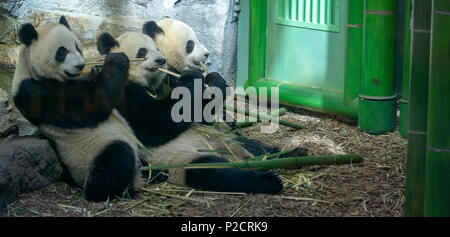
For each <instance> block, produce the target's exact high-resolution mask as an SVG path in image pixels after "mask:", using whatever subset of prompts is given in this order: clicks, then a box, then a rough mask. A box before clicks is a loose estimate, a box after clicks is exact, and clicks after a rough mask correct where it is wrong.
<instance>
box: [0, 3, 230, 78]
mask: <svg viewBox="0 0 450 237" xmlns="http://www.w3.org/2000/svg"><path fill="white" fill-rule="evenodd" d="M175 2H177V1H176V0H128V1H121V0H90V1H83V0H28V1H27V0H9V1H7V3H6V4H5V5H3V6H2V7H3V8H4V9H6V10H8V11H9V12H10V14H11V15H12V16H14V17H15V18H17V20H18V21H19V22H20V23H25V22H32V23H33V24H34V25H36V26H38V25H40V24H42V23H44V22H55V21H57V20H58V18H59V17H60V15H65V16H66V18H67V19H68V21H69V24H71V27H72V30H73V31H74V32H75V33H76V34H77V35H78V36H79V38H80V39H81V41H82V42H83V45H84V46H85V53H86V58H87V59H88V60H94V59H97V58H99V56H98V54H97V52H96V49H95V39H96V37H97V36H98V35H99V34H100V33H102V32H105V31H108V32H110V33H112V34H113V35H114V36H118V35H120V34H121V33H123V32H125V31H140V28H141V26H142V25H143V23H144V22H146V21H148V20H156V21H157V20H159V19H161V18H162V17H164V16H169V17H171V18H174V19H178V20H181V21H184V22H185V23H187V24H188V25H190V26H191V27H192V28H193V29H194V31H195V32H196V33H197V36H198V38H199V40H200V41H201V42H202V43H203V44H204V45H205V46H206V47H207V48H208V49H209V50H210V51H211V56H210V59H209V61H208V62H210V63H211V66H210V70H211V71H217V72H219V73H221V74H222V75H223V76H224V78H225V79H226V80H227V82H228V83H229V84H231V85H234V83H235V82H234V80H235V77H236V44H237V22H232V16H233V13H232V11H233V2H234V1H233V0H181V1H178V2H177V3H176V4H175ZM0 24H1V25H2V26H3V25H8V27H9V28H8V29H10V28H11V27H12V28H13V29H14V28H15V30H16V31H17V26H11V23H10V22H8V21H5V20H2V22H0ZM10 31H11V30H10ZM10 31H8V32H9V34H10V35H8V37H10V38H11V37H14V36H13V35H12V36H11V34H13V33H11V32H10ZM0 33H1V32H0ZM5 38H7V37H5ZM14 40H15V39H13V40H12V41H14ZM8 45H9V46H8V50H9V51H8V54H9V55H11V54H13V53H11V52H14V50H16V47H17V46H16V45H14V43H11V42H9V43H8ZM0 47H2V45H0ZM3 47H5V45H3ZM3 51H4V52H7V50H6V49H4V50H3ZM3 58H6V60H9V61H11V60H13V59H14V57H12V58H11V56H9V58H8V57H3Z"/></svg>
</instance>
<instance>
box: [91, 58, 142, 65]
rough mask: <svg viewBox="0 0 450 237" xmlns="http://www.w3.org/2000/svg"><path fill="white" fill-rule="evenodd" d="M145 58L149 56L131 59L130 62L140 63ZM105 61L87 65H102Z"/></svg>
mask: <svg viewBox="0 0 450 237" xmlns="http://www.w3.org/2000/svg"><path fill="white" fill-rule="evenodd" d="M145 60H147V58H136V59H130V63H139V62H144V61H145ZM104 63H105V60H102V61H97V62H88V63H86V66H100V65H103V64H104Z"/></svg>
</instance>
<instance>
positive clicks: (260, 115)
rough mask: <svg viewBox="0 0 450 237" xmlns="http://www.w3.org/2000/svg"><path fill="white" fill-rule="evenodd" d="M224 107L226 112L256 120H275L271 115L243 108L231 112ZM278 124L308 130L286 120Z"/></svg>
mask: <svg viewBox="0 0 450 237" xmlns="http://www.w3.org/2000/svg"><path fill="white" fill-rule="evenodd" d="M223 107H224V108H225V109H226V110H229V111H234V112H236V113H239V114H247V113H248V115H249V116H250V117H254V118H258V119H259V118H264V119H265V120H267V121H273V120H274V117H272V116H270V115H269V114H263V113H253V112H251V111H248V110H245V109H241V108H237V107H234V110H231V108H229V107H227V106H226V105H225V104H224V105H223ZM278 123H279V124H281V125H284V126H287V127H291V128H297V129H304V128H306V127H305V126H303V125H300V124H297V123H292V122H289V121H286V120H282V119H278Z"/></svg>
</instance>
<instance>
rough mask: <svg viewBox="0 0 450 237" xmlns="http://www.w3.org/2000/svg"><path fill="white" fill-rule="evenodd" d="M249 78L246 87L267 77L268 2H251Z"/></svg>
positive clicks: (261, 0)
mask: <svg viewBox="0 0 450 237" xmlns="http://www.w3.org/2000/svg"><path fill="white" fill-rule="evenodd" d="M250 1H251V2H250V49H249V50H250V55H249V77H248V81H247V82H246V86H249V85H251V84H252V83H254V82H256V81H258V80H259V79H261V78H264V77H265V76H266V73H265V69H266V28H267V0H250Z"/></svg>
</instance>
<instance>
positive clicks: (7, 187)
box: [0, 137, 64, 211]
mask: <svg viewBox="0 0 450 237" xmlns="http://www.w3.org/2000/svg"><path fill="white" fill-rule="evenodd" d="M63 173H64V169H63V166H62V165H61V163H60V162H59V160H58V157H57V155H56V153H55V151H54V150H53V148H52V147H51V146H50V143H49V142H48V141H47V140H44V139H39V138H31V137H28V138H18V139H13V140H10V141H4V142H3V143H2V144H0V211H1V209H2V208H4V207H5V206H6V205H7V204H8V203H10V202H13V201H15V200H16V199H17V197H18V195H19V194H20V193H24V192H30V191H33V190H37V189H41V188H43V187H45V186H47V185H49V184H51V183H53V182H55V181H57V180H59V179H60V178H61V177H62V175H63Z"/></svg>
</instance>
